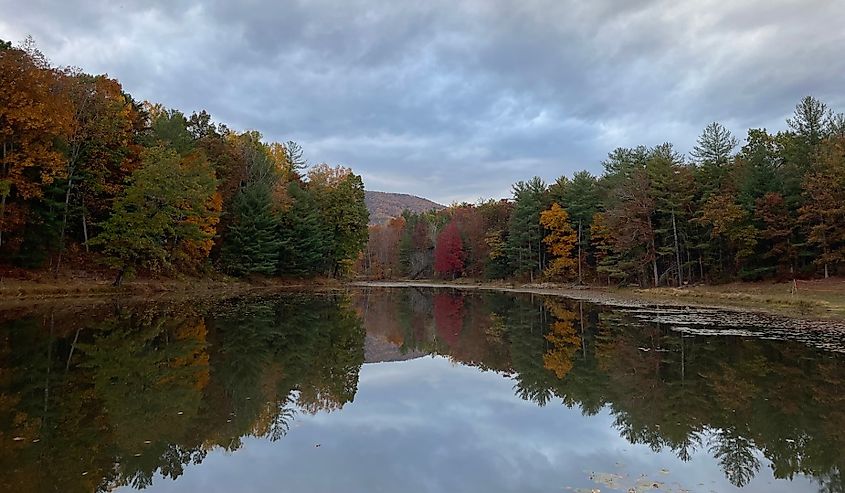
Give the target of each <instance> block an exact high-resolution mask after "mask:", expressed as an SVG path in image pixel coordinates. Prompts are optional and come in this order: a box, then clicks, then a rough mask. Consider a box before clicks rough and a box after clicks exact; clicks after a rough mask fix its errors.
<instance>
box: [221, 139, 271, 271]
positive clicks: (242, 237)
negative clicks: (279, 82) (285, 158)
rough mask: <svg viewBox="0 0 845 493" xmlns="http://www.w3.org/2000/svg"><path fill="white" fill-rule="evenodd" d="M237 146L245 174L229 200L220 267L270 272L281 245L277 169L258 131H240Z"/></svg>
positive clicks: (231, 269) (230, 269) (228, 269)
mask: <svg viewBox="0 0 845 493" xmlns="http://www.w3.org/2000/svg"><path fill="white" fill-rule="evenodd" d="M240 146H241V155H242V158H243V160H244V161H245V163H246V176H245V177H244V179H243V180H242V181H241V185H240V187H239V189H238V191H237V193H236V194H235V196H234V199H233V201H232V205H231V209H230V216H231V217H230V218H229V221H230V223H229V227H228V229H227V231H226V232H225V237H224V241H223V247H222V252H221V253H222V261H223V267H224V269H226V270H227V271H229V272H231V273H232V274H235V275H246V274H251V273H260V274H266V275H271V274H273V273H274V272H275V271H276V269H277V268H278V263H279V249H280V247H281V239H280V238H279V217H278V204H276V203H275V197H274V192H275V190H277V187H278V186H279V185H280V183H279V180H280V177H279V172H278V170H277V169H276V167H275V165H274V163H273V161H272V159H271V158H270V156H269V153H268V149H267V146H266V145H265V144H263V143H262V142H261V136H260V135H259V134H257V132H256V133H248V134H244V135H242V136H241V142H240Z"/></svg>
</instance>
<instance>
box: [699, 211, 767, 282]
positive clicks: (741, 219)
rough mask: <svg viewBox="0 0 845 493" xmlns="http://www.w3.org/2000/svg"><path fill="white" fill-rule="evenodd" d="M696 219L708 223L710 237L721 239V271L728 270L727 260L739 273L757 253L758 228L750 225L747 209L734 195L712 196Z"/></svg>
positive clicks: (706, 224)
mask: <svg viewBox="0 0 845 493" xmlns="http://www.w3.org/2000/svg"><path fill="white" fill-rule="evenodd" d="M695 220H696V221H697V222H699V223H701V224H703V225H705V226H707V227H708V228H709V230H710V238H711V239H712V240H715V241H717V242H718V245H719V258H718V260H719V263H718V266H719V268H720V270H721V271H722V273H724V272H725V271H726V266H725V265H724V262H725V261H726V260H730V261H731V268H733V269H734V270H735V271H737V272H738V271H739V269H740V268H741V267H742V266H743V262H744V261H745V259H747V258H748V257H749V256H751V255H752V254H753V253H754V247H755V245H756V244H757V230H756V228H754V225H753V224H751V222H750V217H749V214H748V212H747V211H746V210H745V209H743V208H742V207H741V206H739V205H738V204H737V203H736V201H735V199H734V197H733V196H732V195H729V194H719V195H714V196H712V197H710V198H709V199H708V200H707V201H706V202H705V203H704V206H703V207H702V208H701V210H700V211H699V216H698V217H697V218H696V219H695Z"/></svg>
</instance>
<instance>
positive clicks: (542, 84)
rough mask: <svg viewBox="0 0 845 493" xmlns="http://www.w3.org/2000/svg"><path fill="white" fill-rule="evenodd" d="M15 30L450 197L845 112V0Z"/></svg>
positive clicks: (42, 7)
mask: <svg viewBox="0 0 845 493" xmlns="http://www.w3.org/2000/svg"><path fill="white" fill-rule="evenodd" d="M0 12H2V15H0V38H2V39H6V40H12V41H15V42H18V41H20V40H22V39H23V37H24V36H26V35H27V34H31V35H32V36H34V37H35V39H36V41H37V42H38V44H39V46H40V48H41V49H42V51H44V52H45V54H47V56H48V57H49V58H50V59H51V61H52V62H53V63H54V64H57V65H75V66H79V67H81V68H83V69H84V70H86V71H88V72H92V73H108V74H109V75H110V76H112V77H116V78H118V79H119V80H120V81H121V82H122V83H123V85H124V88H125V89H126V90H128V91H129V92H130V93H132V94H133V96H135V97H136V98H138V99H149V100H152V101H156V102H161V103H164V104H165V105H167V106H170V107H174V108H178V109H180V110H183V111H185V112H186V113H190V112H192V111H194V110H200V109H205V110H207V111H209V112H210V113H211V114H212V115H213V116H214V118H215V120H217V121H222V122H224V123H227V124H229V126H231V127H233V128H235V129H239V130H243V129H257V130H259V131H261V132H262V133H263V134H264V135H265V136H266V137H267V138H268V139H271V140H280V141H281V140H289V139H293V140H296V141H298V142H299V143H300V144H302V145H303V147H304V148H305V151H306V155H307V156H306V157H307V158H308V159H309V161H310V162H312V163H315V162H322V161H325V162H328V163H331V164H343V165H347V166H351V167H352V168H353V169H354V170H355V171H356V172H358V173H360V174H362V175H363V176H364V180H365V184H366V186H367V188H368V189H372V190H385V191H394V192H405V193H413V194H416V195H421V196H425V197H428V198H431V199H434V200H437V201H439V202H443V203H449V202H452V201H455V200H468V201H474V200H476V199H478V198H481V197H501V196H507V195H509V190H510V184H511V183H512V182H514V181H516V180H520V179H527V178H530V177H531V176H533V175H539V176H541V177H543V178H545V179H546V180H553V179H554V178H556V177H557V176H559V175H561V174H571V173H572V172H573V171H576V170H578V169H588V170H590V171H593V172H596V173H598V172H600V170H601V165H600V162H601V161H602V159H604V157H605V156H606V154H607V152H608V151H610V150H611V149H613V148H614V147H618V146H634V145H638V144H645V145H654V144H659V143H661V142H664V141H671V142H673V143H675V145H676V147H677V148H678V150H680V151H682V152H687V151H688V150H689V149H690V148H691V146H692V144H693V143H694V141H695V137H696V136H697V135H698V133H699V132H700V130H701V129H702V128H703V127H704V126H705V125H706V124H707V123H708V122H711V121H714V120H717V121H721V122H722V123H724V124H725V125H726V126H727V127H728V128H730V129H731V130H733V131H734V132H735V133H736V134H737V135H738V137H740V138H742V137H744V135H745V131H746V129H747V128H749V127H767V128H769V129H772V130H778V129H781V128H783V127H784V123H783V121H784V119H785V118H786V116H787V115H788V114H789V113H791V111H792V107H793V106H794V105H795V103H796V102H797V101H798V99H799V98H801V97H802V96H804V95H807V94H812V95H814V96H816V97H819V98H821V99H822V100H824V101H826V102H827V103H828V104H829V105H831V106H832V107H834V108H835V109H838V110H840V111H841V110H843V109H845V104H843V103H845V101H843V99H845V97H843V93H842V84H843V75H845V57H843V56H842V48H843V47H845V30H843V29H842V26H843V25H845V2H843V1H839V0H795V1H786V0H748V1H742V0H736V1H733V2H728V1H724V0H696V1H678V0H625V1H617V0H590V1H586V0H585V1H581V2H576V1H563V0H548V1H546V0H519V1H496V0H477V1H458V0H449V1H445V0H444V1H441V0H424V1H414V2H404V1H373V0H369V1H351V0H337V1H331V0H309V1H302V2H293V1H288V2H284V1H282V2H274V1H269V0H268V1H260V0H245V1H236V0H211V1H203V2H190V1H169V0H146V1H137V2H131V1H128V0H127V1H105V0H104V1H87V2H86V1H77V0H59V1H46V0H28V1H21V0H0Z"/></svg>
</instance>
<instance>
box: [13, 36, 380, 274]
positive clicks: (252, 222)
mask: <svg viewBox="0 0 845 493" xmlns="http://www.w3.org/2000/svg"><path fill="white" fill-rule="evenodd" d="M0 140H2V148H3V150H2V153H3V154H2V161H0V266H2V267H5V268H6V270H7V271H9V270H11V269H42V270H46V271H48V272H52V273H54V274H56V275H58V274H59V273H61V272H63V269H67V268H68V266H72V267H73V268H76V269H92V268H96V267H92V266H96V265H102V266H103V268H110V269H112V272H114V273H115V284H120V283H121V282H122V281H123V279H124V278H126V277H129V276H132V275H135V274H136V273H141V274H144V275H157V274H165V275H176V274H185V275H190V276H203V275H207V274H209V273H212V272H222V273H226V274H230V275H234V276H250V275H253V274H258V275H264V276H272V275H282V276H327V277H336V276H339V275H343V274H345V273H346V272H348V271H349V270H350V268H351V267H352V265H353V263H354V261H355V259H357V257H358V255H359V252H360V251H361V250H362V249H363V247H364V245H365V244H366V241H367V221H368V213H367V209H366V206H365V204H364V186H363V182H362V180H361V177H360V176H358V175H356V174H354V173H353V172H352V171H351V170H350V169H348V168H344V167H340V166H337V167H331V166H329V165H327V164H318V165H316V166H311V167H306V161H305V159H304V158H303V150H302V148H301V147H300V146H299V145H298V144H296V143H295V142H292V141H289V142H285V143H277V142H267V141H265V140H264V139H263V138H262V136H261V134H260V133H258V132H257V131H244V132H237V131H234V130H232V129H230V128H228V127H227V126H226V125H224V124H221V123H215V122H214V121H213V120H212V118H211V116H210V115H209V114H208V113H207V112H205V111H200V112H196V113H193V114H191V115H190V116H186V115H185V114H183V113H181V112H179V111H177V110H173V109H168V108H166V107H164V106H162V105H161V104H154V103H150V102H146V101H144V102H140V101H136V100H135V99H133V97H132V96H131V95H130V94H128V93H127V92H126V91H124V90H123V88H122V87H121V85H120V82H118V81H117V80H115V79H111V78H109V77H108V76H107V75H90V74H87V73H84V72H83V71H81V70H79V69H76V68H69V67H55V66H52V65H51V64H50V62H49V61H48V60H47V59H46V58H45V56H44V55H43V54H42V53H41V52H39V50H38V49H37V47H36V45H35V43H34V41H32V39H31V38H28V39H27V40H26V41H25V42H24V43H22V44H21V45H20V46H19V47H13V46H12V44H11V43H9V42H5V41H2V40H0Z"/></svg>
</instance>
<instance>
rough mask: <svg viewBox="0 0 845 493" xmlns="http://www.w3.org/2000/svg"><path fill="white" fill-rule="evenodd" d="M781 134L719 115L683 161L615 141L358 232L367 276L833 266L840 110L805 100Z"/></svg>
mask: <svg viewBox="0 0 845 493" xmlns="http://www.w3.org/2000/svg"><path fill="white" fill-rule="evenodd" d="M786 123H787V128H788V129H787V130H785V131H780V132H777V133H771V132H768V131H767V130H766V129H762V128H756V129H750V130H748V135H747V137H746V139H745V141H744V142H743V144H742V146H740V145H739V141H738V139H737V138H736V137H734V136H733V135H732V134H731V132H730V131H729V130H728V129H727V128H726V127H725V126H723V125H722V124H720V123H716V122H714V123H711V124H709V125H707V126H706V128H705V129H704V130H703V132H702V133H701V135H700V137H699V138H698V140H697V143H696V145H695V147H694V148H693V150H692V152H690V153H689V155H688V156H685V155H683V154H681V153H680V152H678V151H677V150H675V148H674V147H673V145H672V144H671V143H663V144H659V145H655V146H651V147H649V146H637V147H633V148H617V149H615V150H613V151H612V152H610V153H609V154H608V157H607V159H606V160H605V161H604V162H603V163H602V165H603V168H604V172H603V173H602V174H601V175H600V176H594V175H593V174H591V173H589V172H587V171H579V172H577V173H575V174H574V175H572V176H571V177H569V176H561V177H560V178H558V179H557V180H555V181H554V183H551V184H547V183H545V182H544V181H543V180H542V179H540V178H539V177H534V178H532V179H530V180H528V181H520V182H518V183H516V184H514V185H513V198H512V199H507V200H500V201H495V200H489V201H480V202H479V203H476V204H468V203H461V204H454V205H452V206H450V207H448V208H446V209H444V210H441V211H431V212H428V213H422V214H411V213H407V212H406V213H405V214H404V215H403V216H402V217H400V218H396V219H393V220H392V221H390V222H389V223H387V224H384V225H376V226H371V227H370V235H369V242H368V245H367V248H366V251H365V255H364V257H363V258H362V259H361V260H360V262H359V264H358V268H359V270H360V272H362V273H363V274H364V275H366V276H367V277H370V278H373V279H385V278H393V277H409V278H413V279H417V278H434V277H437V278H442V279H454V278H457V277H470V278H476V279H478V278H486V279H502V278H505V279H519V280H530V281H537V280H550V281H567V282H579V283H590V284H594V285H638V286H683V285H687V284H690V283H720V282H728V281H737V280H742V281H752V280H762V279H774V280H786V279H797V278H801V279H807V278H814V277H822V276H823V277H825V278H827V277H830V276H834V275H837V274H839V275H841V274H843V273H845V116H844V115H843V114H842V113H834V112H833V111H832V110H831V109H829V108H828V106H827V105H826V104H825V103H823V102H822V101H819V100H818V99H816V98H813V97H810V96H808V97H805V98H803V99H802V100H801V101H800V102H799V103H798V104H797V105H796V107H795V111H794V115H793V116H792V117H791V118H789V119H788V120H787V122H786Z"/></svg>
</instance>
